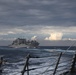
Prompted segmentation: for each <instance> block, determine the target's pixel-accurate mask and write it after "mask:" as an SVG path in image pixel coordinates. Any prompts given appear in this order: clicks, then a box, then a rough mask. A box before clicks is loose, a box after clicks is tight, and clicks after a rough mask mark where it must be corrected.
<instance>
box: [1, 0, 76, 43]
mask: <svg viewBox="0 0 76 75" xmlns="http://www.w3.org/2000/svg"><path fill="white" fill-rule="evenodd" d="M75 34H76V0H0V40H1V42H2V41H11V40H14V39H15V38H18V37H21V38H27V39H36V40H43V41H44V40H49V41H51V40H63V41H64V40H76V35H75Z"/></svg>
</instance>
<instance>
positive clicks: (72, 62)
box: [22, 52, 76, 75]
mask: <svg viewBox="0 0 76 75" xmlns="http://www.w3.org/2000/svg"><path fill="white" fill-rule="evenodd" d="M62 55H63V53H62V52H61V53H60V55H59V57H58V60H56V59H55V60H56V61H55V63H53V64H51V65H45V66H41V67H36V68H28V65H29V64H28V61H29V58H30V55H27V57H26V58H27V59H26V63H25V66H24V69H23V71H22V75H24V73H25V72H26V71H27V75H29V71H31V70H36V69H41V68H44V67H46V70H45V71H44V72H42V73H39V74H40V75H42V74H44V73H46V72H49V71H54V72H53V73H52V75H55V74H56V73H58V71H60V72H61V71H63V72H66V71H65V69H67V71H70V68H71V70H72V68H73V66H74V65H75V64H74V62H76V61H75V59H76V56H74V57H73V59H72V58H71V59H67V60H64V61H60V59H61V57H62ZM46 58H52V57H46ZM72 60H73V61H72ZM66 62H68V63H67V64H63V65H60V64H62V63H66ZM33 64H35V63H33ZM71 64H72V65H71ZM51 66H52V67H53V66H55V68H51ZM50 68H51V69H50ZM59 68H62V69H60V70H58V69H59ZM39 74H36V75H39Z"/></svg>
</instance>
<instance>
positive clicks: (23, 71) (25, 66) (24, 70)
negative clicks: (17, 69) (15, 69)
mask: <svg viewBox="0 0 76 75" xmlns="http://www.w3.org/2000/svg"><path fill="white" fill-rule="evenodd" d="M26 58H27V59H26V63H25V65H24V68H23V70H22V72H21V73H22V74H21V75H24V73H25V72H26V68H27V75H29V70H28V61H29V58H30V55H29V54H28V55H27V56H26Z"/></svg>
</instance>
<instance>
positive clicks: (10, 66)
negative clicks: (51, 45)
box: [0, 47, 73, 75]
mask: <svg viewBox="0 0 76 75" xmlns="http://www.w3.org/2000/svg"><path fill="white" fill-rule="evenodd" d="M53 51H58V52H61V51H62V52H64V51H65V50H60V49H58V50H57V49H26V48H9V47H0V56H3V57H4V60H7V62H6V63H5V64H3V66H2V68H3V73H2V75H21V71H22V70H23V68H24V64H25V62H26V56H27V54H30V55H31V57H32V58H30V59H29V68H37V69H36V70H32V71H30V72H29V73H30V75H40V74H41V73H43V72H45V71H46V70H50V69H52V68H54V67H55V66H50V65H51V64H53V63H56V62H57V59H58V57H59V54H57V55H56V56H52V54H55V53H58V52H55V53H54V52H53ZM70 52H71V51H68V52H67V53H69V55H68V56H66V55H64V56H63V57H62V59H61V61H63V60H64V59H65V60H67V59H70V58H72V55H71V53H73V51H72V52H71V53H70ZM64 64H66V63H62V64H61V65H64ZM48 65H49V66H48ZM42 66H45V67H43V68H42ZM50 73H51V71H49V72H45V73H43V74H42V75H50ZM25 75H27V74H26V73H25Z"/></svg>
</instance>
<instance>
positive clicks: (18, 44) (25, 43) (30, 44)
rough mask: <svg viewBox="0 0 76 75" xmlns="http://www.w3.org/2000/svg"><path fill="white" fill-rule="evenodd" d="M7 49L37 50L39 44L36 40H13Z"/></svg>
mask: <svg viewBox="0 0 76 75" xmlns="http://www.w3.org/2000/svg"><path fill="white" fill-rule="evenodd" d="M9 47H13V48H22V47H24V48H38V47H39V43H38V42H37V41H36V40H26V39H22V38H17V39H15V40H14V41H13V42H12V44H11V45H9Z"/></svg>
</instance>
